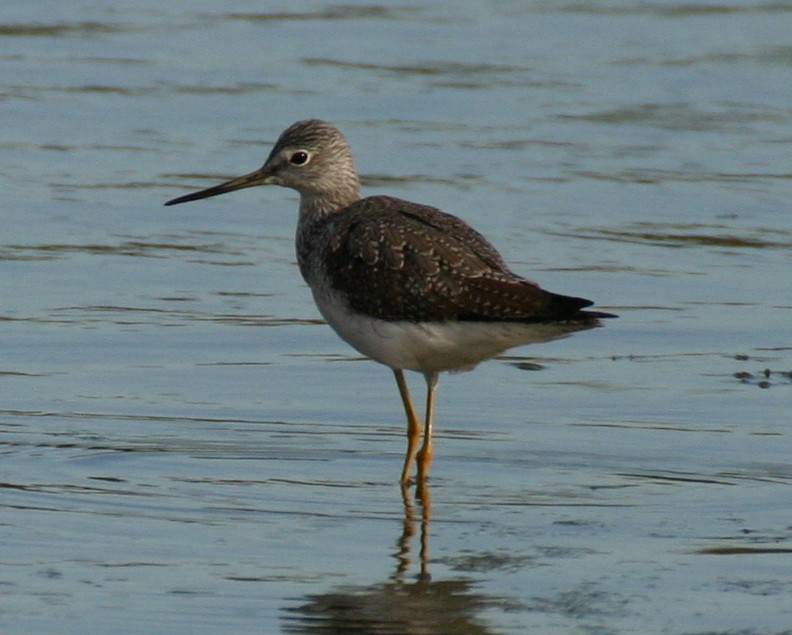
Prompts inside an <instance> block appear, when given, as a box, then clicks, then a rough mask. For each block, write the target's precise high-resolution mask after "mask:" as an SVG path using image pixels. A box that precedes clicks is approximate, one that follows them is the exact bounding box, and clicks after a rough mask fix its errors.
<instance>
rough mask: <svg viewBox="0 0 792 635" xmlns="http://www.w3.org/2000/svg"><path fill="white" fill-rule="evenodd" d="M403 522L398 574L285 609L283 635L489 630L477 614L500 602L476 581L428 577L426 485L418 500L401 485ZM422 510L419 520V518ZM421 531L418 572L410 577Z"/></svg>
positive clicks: (471, 634) (443, 634) (436, 634)
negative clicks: (479, 588)
mask: <svg viewBox="0 0 792 635" xmlns="http://www.w3.org/2000/svg"><path fill="white" fill-rule="evenodd" d="M402 498H403V501H404V522H403V526H402V531H401V534H400V536H399V538H398V541H397V547H398V550H397V553H396V559H397V565H396V570H395V571H394V573H393V574H392V575H391V576H390V578H389V579H388V581H387V582H383V583H379V584H373V585H370V586H366V587H354V588H340V589H338V590H336V591H332V592H330V593H325V594H321V595H311V596H308V597H307V598H306V603H305V604H303V605H302V606H298V607H296V608H289V609H287V610H286V615H285V617H284V619H283V627H284V629H283V630H284V632H286V633H298V634H299V633H302V634H312V635H322V634H324V635H342V634H344V635H348V634H349V633H357V634H359V635H396V634H399V635H418V634H420V635H452V634H453V635H485V634H486V633H489V632H490V631H489V630H487V628H486V627H485V626H484V625H483V624H482V623H481V621H479V620H478V619H477V613H478V611H480V610H481V609H483V608H484V607H486V606H492V605H493V604H495V603H497V599H496V598H493V597H490V596H485V595H482V594H477V593H475V592H473V590H472V587H473V584H474V581H473V580H470V579H453V580H440V581H432V579H431V576H430V574H429V528H430V522H431V515H432V504H431V501H430V497H429V488H428V487H427V485H426V483H425V482H424V483H422V484H420V483H419V484H418V485H417V486H416V492H415V499H413V498H412V496H411V493H410V491H409V489H408V488H407V486H406V485H405V486H402ZM416 508H420V516H418V515H417V514H416ZM417 531H419V532H420V536H419V542H418V549H417V557H418V562H417V567H416V568H417V572H416V573H415V576H414V577H411V575H410V574H411V570H412V568H413V564H414V560H415V556H416V552H415V548H414V546H413V541H414V539H415V535H416V532H417Z"/></svg>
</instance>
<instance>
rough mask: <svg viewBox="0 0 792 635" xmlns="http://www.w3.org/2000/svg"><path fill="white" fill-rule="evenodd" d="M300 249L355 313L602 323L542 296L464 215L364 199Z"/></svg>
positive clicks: (566, 300)
mask: <svg viewBox="0 0 792 635" xmlns="http://www.w3.org/2000/svg"><path fill="white" fill-rule="evenodd" d="M310 234H311V237H310V238H309V239H308V240H307V241H306V243H305V244H304V245H303V246H302V247H301V251H303V252H304V253H302V254H301V256H302V257H301V260H306V261H308V262H307V266H304V267H303V273H304V275H306V278H307V279H308V282H309V284H310V283H311V282H312V281H311V280H310V279H309V278H311V277H313V276H316V277H317V279H318V278H319V277H321V278H322V279H323V283H324V284H328V285H329V286H330V287H331V288H332V290H333V291H334V292H336V293H338V294H340V295H341V296H342V297H343V298H344V299H345V302H346V303H347V304H348V306H349V308H350V309H351V310H352V311H355V312H358V313H362V314H365V315H368V316H370V317H374V318H378V319H382V320H388V321H409V322H449V321H480V322H497V321H509V322H552V321H564V320H576V319H577V320H587V319H589V320H590V319H594V318H596V317H600V316H601V317H604V315H603V314H594V313H588V312H585V311H581V309H582V308H584V307H586V306H589V305H590V304H592V303H591V302H590V301H589V300H585V299H582V298H574V297H569V296H563V295H558V294H554V293H550V292H547V291H544V290H543V289H541V288H539V286H538V285H536V284H535V283H533V282H531V281H529V280H526V279H525V278H521V277H520V276H517V275H516V274H514V273H513V272H511V271H510V270H509V268H508V267H507V266H506V264H505V263H504V261H503V259H502V258H501V256H500V254H499V253H498V252H497V250H496V249H495V248H494V247H493V246H492V245H491V244H490V243H489V242H488V241H487V240H486V239H485V238H484V237H483V236H482V235H481V234H480V233H478V232H477V231H476V230H474V229H473V228H472V227H470V226H469V225H468V224H467V223H465V222H464V221H462V220H460V219H459V218H457V217H455V216H452V215H450V214H446V213H444V212H442V211H440V210H438V209H436V208H434V207H430V206H427V205H419V204H416V203H411V202H409V201H404V200H401V199H398V198H393V197H388V196H372V197H368V198H364V199H360V200H358V201H356V202H354V203H352V204H350V205H349V206H347V207H346V208H344V209H343V210H339V211H338V212H337V213H335V214H332V215H331V216H329V217H327V218H324V219H322V220H320V221H318V222H317V223H316V225H315V226H314V227H313V228H311V230H310Z"/></svg>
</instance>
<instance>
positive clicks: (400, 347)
mask: <svg viewBox="0 0 792 635" xmlns="http://www.w3.org/2000/svg"><path fill="white" fill-rule="evenodd" d="M269 184H274V185H282V186H284V187H290V188H292V189H294V190H297V192H299V194H300V215H299V220H298V222H297V241H296V242H297V262H298V264H299V267H300V272H301V273H302V276H303V278H305V281H306V282H307V283H308V286H309V287H310V288H311V291H312V293H313V297H314V300H315V302H316V306H317V307H318V308H319V311H320V312H321V314H322V316H324V318H325V320H327V323H328V324H329V325H330V326H331V327H332V328H333V329H334V330H335V331H336V333H338V335H339V336H340V337H341V339H343V340H345V341H346V342H348V343H349V344H351V345H352V346H353V347H354V348H356V349H357V350H358V351H360V352H361V353H363V354H364V355H366V356H367V357H370V358H371V359H373V360H375V361H377V362H379V363H380V364H384V365H385V366H388V367H389V368H391V369H392V370H393V374H394V376H395V377H396V385H397V386H398V388H399V394H400V395H401V399H402V403H403V404H404V411H405V413H406V415H407V453H406V456H405V459H404V467H403V469H402V473H401V481H402V483H403V484H406V483H408V482H409V480H410V475H411V471H412V464H413V462H417V475H416V477H417V482H418V483H424V482H425V479H426V476H427V474H428V471H429V464H430V462H431V459H432V417H433V412H434V399H435V387H436V385H437V378H438V374H439V373H440V372H441V371H459V370H469V369H471V368H473V367H474V366H476V365H477V364H478V363H479V362H481V361H484V360H486V359H489V358H491V357H493V356H495V355H498V354H500V353H502V352H504V351H505V350H507V349H509V348H511V347H513V346H517V345H521V344H529V343H534V342H545V341H549V340H552V339H556V338H559V337H563V336H565V335H568V334H569V333H572V332H574V331H579V330H583V329H588V328H592V327H594V326H597V325H598V324H599V319H600V318H605V317H614V316H612V315H610V314H607V313H598V312H593V311H584V310H582V309H583V308H585V307H587V306H590V305H591V304H592V302H591V301H589V300H585V299H583V298H574V297H569V296H564V295H558V294H555V293H550V292H548V291H544V290H543V289H541V288H540V287H539V286H538V285H537V284H536V283H534V282H531V281H529V280H526V279H525V278H522V277H520V276H518V275H517V274H515V273H513V272H512V271H511V270H510V269H509V268H508V267H507V266H506V263H505V262H504V261H503V258H501V256H500V254H499V253H498V252H497V250H496V249H495V248H494V247H493V246H492V245H491V244H490V243H489V242H488V241H487V240H486V239H485V238H484V237H483V236H482V235H481V234H479V233H478V232H477V231H476V230H474V229H473V228H471V227H470V226H469V225H468V224H467V223H465V222H464V221H462V220H460V219H459V218H457V217H455V216H452V215H450V214H446V213H445V212H442V211H440V210H439V209H436V208H434V207H429V206H427V205H419V204H417V203H411V202H409V201H404V200H401V199H398V198H393V197H390V196H370V197H367V198H360V180H359V179H358V175H357V171H356V170H355V163H354V161H353V159H352V151H351V149H350V147H349V144H348V143H347V140H346V139H345V138H344V136H343V135H342V134H341V133H340V132H339V131H338V130H337V129H336V128H335V127H334V126H332V125H330V124H329V123H326V122H324V121H319V120H316V119H311V120H308V121H298V122H297V123H295V124H293V125H292V126H290V127H289V128H287V129H286V130H285V131H284V132H283V133H282V134H281V136H280V138H279V139H278V141H277V142H276V144H275V147H274V148H273V149H272V152H271V153H270V155H269V157H268V158H267V160H266V162H265V163H264V165H263V166H262V167H261V168H259V169H258V170H255V171H254V172H250V173H249V174H245V175H243V176H240V177H238V178H235V179H231V180H230V181H227V182H225V183H221V184H220V185H215V186H214V187H210V188H208V189H206V190H202V191H200V192H194V193H192V194H187V195H185V196H180V197H179V198H175V199H173V200H171V201H168V202H167V203H166V205H175V204H177V203H186V202H187V201H194V200H197V199H201V198H207V197H209V196H216V195H218V194H225V193H226V192H231V191H233V190H239V189H242V188H246V187H253V186H255V185H269ZM405 370H412V371H417V372H419V373H422V374H423V376H424V378H425V379H426V387H427V392H426V415H425V417H424V420H423V443H422V444H421V448H420V450H419V449H418V445H419V443H420V439H421V420H420V418H419V416H418V414H417V412H416V409H415V406H414V405H413V402H412V398H411V397H410V392H409V389H408V387H407V382H406V381H405V378H404V371H405Z"/></svg>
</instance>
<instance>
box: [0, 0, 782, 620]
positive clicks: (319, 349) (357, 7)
mask: <svg viewBox="0 0 792 635" xmlns="http://www.w3.org/2000/svg"><path fill="white" fill-rule="evenodd" d="M7 4H8V6H4V7H3V8H2V9H0V15H1V17H2V20H0V61H2V67H3V73H2V76H0V109H1V110H2V116H3V122H4V126H3V130H4V132H3V135H2V140H1V141H0V145H1V147H2V153H3V161H2V163H1V164H0V173H1V174H2V178H3V192H4V196H3V205H2V209H3V214H2V219H3V223H2V232H1V233H0V269H1V270H2V273H1V275H0V290H1V292H2V296H1V297H2V303H1V304H0V532H2V533H1V534H0V535H1V536H2V540H0V591H1V593H0V633H3V635H6V634H8V635H12V634H14V635H16V634H31V635H33V634H35V635H41V634H47V633H59V634H64V633H66V634H72V633H74V634H76V633H80V634H84V633H119V634H123V633H130V634H131V633H135V634H137V633H170V634H172V633H191V634H194V633H210V632H211V633H216V632H219V631H220V630H222V632H228V633H240V634H241V633H279V632H282V633H352V632H354V633H377V634H382V633H416V634H417V633H448V634H451V633H453V634H457V633H461V634H465V633H467V634H478V633H509V634H522V633H527V632H531V633H559V634H562V633H563V634H566V633H581V634H611V633H613V634H620V633H624V634H627V633H630V634H632V633H669V634H674V635H682V634H696V635H704V634H705V633H706V634H708V635H709V634H722V635H727V634H728V635H732V634H736V633H739V634H741V635H746V634H761V635H768V634H772V635H778V634H781V633H790V632H791V631H790V625H792V607H791V606H790V603H789V597H790V596H792V516H791V515H790V508H791V506H790V501H791V500H792V490H790V489H789V488H790V486H792V461H790V456H792V442H791V440H790V416H789V413H790V410H792V375H791V374H790V371H792V327H790V324H792V320H791V319H790V318H791V317H792V313H791V309H792V271H790V265H792V221H791V220H790V218H791V216H790V212H791V211H792V210H790V200H792V162H791V161H790V156H792V132H790V131H792V127H791V124H792V106H790V104H791V103H792V45H790V39H789V34H790V32H792V5H790V4H789V3H787V2H760V1H748V2H736V1H734V2H730V1H724V2H677V1H674V0H668V1H660V0H657V1H651V0H650V1H646V2H637V1H628V0H625V1H623V2H618V1H612V2H611V1H607V2H567V1H563V0H559V1H548V2H539V1H534V2H518V1H513V2H510V1H505V0H504V1H496V0H491V1H489V2H484V1H482V2H463V3H451V2H437V3H387V4H371V3H354V2H352V3H345V4H323V3H318V2H305V3H290V4H289V3H272V2H244V1H240V2H235V3H230V4H229V3H217V2H215V3H209V2H206V1H203V0H201V1H198V2H169V3H163V2H158V3H155V2H147V1H146V0H144V1H142V2H135V3H120V4H119V3H98V2H95V0H86V1H84V2H70V3H58V2H48V1H43V2H33V3H7ZM307 117H321V118H324V119H327V120H329V121H332V122H334V123H335V124H337V125H338V126H339V127H340V128H341V129H342V130H343V131H344V133H345V134H346V135H347V136H348V138H349V140H350V142H351V143H352V145H353V148H354V150H355V152H356V158H357V162H358V166H359V169H360V171H361V174H362V176H363V180H364V185H365V191H366V193H373V192H382V193H389V194H392V195H395V196H401V197H403V198H407V199H411V200H416V201H420V202H425V203H428V204H432V205H435V206H438V207H441V208H443V209H445V210H448V211H452V212H454V213H456V214H458V215H459V216H461V217H463V218H464V219H466V220H468V221H469V222H470V223H472V224H473V225H474V226H475V227H477V228H478V229H479V230H481V231H482V232H483V233H484V234H485V235H487V236H488V237H489V238H490V239H491V240H492V241H493V242H494V243H495V244H496V245H498V247H499V248H500V249H501V250H502V252H503V254H504V256H505V258H506V259H507V261H508V262H509V263H510V264H511V265H512V266H513V268H514V269H516V270H517V271H519V272H521V273H524V274H525V275H527V276H529V277H531V278H534V279H536V280H538V281H539V282H540V283H541V284H542V285H543V286H545V287H547V288H549V289H552V290H554V291H558V292H561V293H568V294H575V295H582V296H584V297H590V298H592V299H594V300H596V302H597V305H598V307H601V308H603V309H604V310H609V311H612V312H616V313H618V314H619V315H620V316H621V317H620V318H619V319H618V320H615V321H610V322H608V324H607V325H606V326H605V328H602V329H596V330H593V331H587V332H583V333H578V334H576V335H574V336H573V337H570V338H568V339H565V340H561V341H556V342H552V343H549V344H546V345H538V346H533V347H525V348H520V349H515V350H512V351H510V353H509V354H508V355H507V356H504V357H503V358H500V359H497V360H493V361H490V362H488V363H485V364H483V365H481V366H480V367H479V368H478V369H477V370H476V371H475V372H473V373H467V374H459V375H448V376H444V377H443V378H442V379H441V383H440V389H439V395H438V412H437V431H436V458H435V463H434V466H433V470H432V478H431V480H430V482H429V486H428V491H426V492H424V493H423V496H422V497H419V498H418V500H416V499H415V495H414V492H412V491H410V492H408V493H407V495H406V496H404V497H403V495H402V492H401V491H400V489H399V487H398V485H397V482H396V481H397V477H398V474H399V470H400V467H401V457H402V453H403V450H404V422H403V414H402V410H401V405H400V402H399V398H398V393H397V391H396V388H395V386H394V385H393V379H392V375H391V373H390V372H388V370H387V369H385V368H382V367H379V366H377V365H376V364H374V363H372V362H369V361H366V360H362V359H360V358H359V356H358V355H356V354H355V352H354V351H352V350H351V349H349V348H348V347H347V346H346V345H345V344H344V343H343V342H341V341H340V340H338V339H337V338H336V336H335V335H334V334H333V333H332V331H331V330H330V329H329V328H328V327H327V326H326V325H324V324H323V323H322V322H321V321H320V320H319V319H318V318H319V316H318V312H317V311H316V309H315V307H314V306H313V303H312V300H311V297H310V293H309V291H308V289H307V288H306V287H305V285H304V284H303V282H302V280H301V278H300V276H299V273H298V271H297V268H296V266H295V264H294V260H295V258H294V253H293V232H294V226H295V223H296V196H295V194H294V193H292V192H290V191H287V190H283V189H278V188H265V189H258V190H246V191H244V192H240V193H237V194H234V195H229V196H226V197H221V198H218V199H212V200H207V201H202V202H196V203H191V204H190V205H185V206H179V207H172V208H164V207H163V206H162V204H163V203H164V202H165V201H166V200H168V199H170V198H173V197H175V196H178V195H181V194H184V193H186V192H188V191H191V190H192V189H197V188H201V187H206V186H208V185H211V184H214V183H216V182H218V181H219V180H221V179H224V178H226V177H229V176H233V175H236V174H241V173H243V172H247V171H249V170H252V169H253V168H255V167H257V166H258V165H260V164H261V163H262V162H263V160H264V158H265V157H266V155H267V153H268V152H269V148H270V146H271V143H272V142H273V141H274V139H275V138H276V137H277V135H278V134H279V133H280V131H281V130H282V129H283V128H285V127H286V126H287V125H288V124H290V123H292V122H293V121H295V120H297V119H303V118H307ZM412 379H413V380H414V381H413V384H414V390H415V392H416V397H418V398H419V399H422V398H423V390H422V386H421V384H422V382H421V381H418V380H416V379H415V378H412Z"/></svg>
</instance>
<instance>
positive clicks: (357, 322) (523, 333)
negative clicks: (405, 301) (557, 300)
mask: <svg viewBox="0 0 792 635" xmlns="http://www.w3.org/2000/svg"><path fill="white" fill-rule="evenodd" d="M314 300H315V301H316V305H317V307H319V311H320V312H321V313H322V316H323V317H324V318H325V320H327V323H328V324H329V325H330V326H331V327H332V328H333V329H334V330H335V331H336V333H338V335H339V336H340V337H341V339H343V340H344V341H345V342H347V343H348V344H350V345H351V346H353V347H354V348H355V349H357V350H358V351H359V352H361V353H362V354H363V355H365V356H366V357H370V358H371V359H373V360H374V361H377V362H379V363H380V364H384V365H385V366H389V367H390V368H400V369H405V370H414V371H418V372H434V371H445V370H448V371H461V370H470V369H472V368H473V367H475V366H476V365H477V364H478V363H480V362H482V361H484V360H486V359H489V358H491V357H494V356H495V355H498V354H500V353H502V352H504V351H505V350H507V349H509V348H511V347H513V346H518V345H521V344H532V343H537V342H546V341H550V340H554V339H557V338H559V337H564V336H565V335H567V334H568V333H569V332H571V331H573V330H577V329H574V328H569V327H564V325H561V324H524V323H519V322H467V321H465V322H453V321H449V322H408V321H396V322H389V321H387V320H381V319H377V318H372V317H368V316H366V315H363V314H361V313H356V312H354V311H351V310H350V309H349V307H348V306H347V305H346V303H345V302H344V301H343V299H342V297H341V296H340V294H337V293H333V292H318V291H316V290H314Z"/></svg>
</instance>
